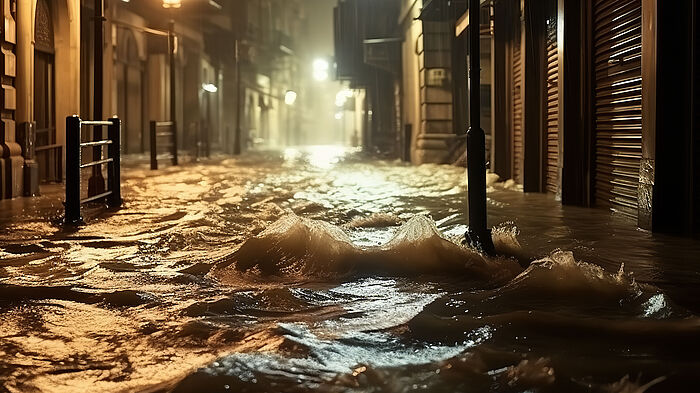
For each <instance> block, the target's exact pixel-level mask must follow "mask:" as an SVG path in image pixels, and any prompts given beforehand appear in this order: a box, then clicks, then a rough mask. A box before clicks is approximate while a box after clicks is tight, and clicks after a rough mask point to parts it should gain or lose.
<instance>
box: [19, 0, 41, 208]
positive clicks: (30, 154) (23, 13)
mask: <svg viewBox="0 0 700 393" xmlns="http://www.w3.org/2000/svg"><path fill="white" fill-rule="evenodd" d="M34 9H35V0H17V71H18V72H17V78H16V81H15V86H16V87H17V113H16V117H15V120H16V122H17V134H16V141H17V142H18V143H19V145H20V146H21V148H22V156H23V157H24V167H23V181H22V183H23V188H24V195H25V196H34V195H38V194H39V164H38V163H37V162H36V160H35V153H34V144H35V143H36V125H35V123H34V32H33V29H32V26H33V25H34V12H35V11H34Z"/></svg>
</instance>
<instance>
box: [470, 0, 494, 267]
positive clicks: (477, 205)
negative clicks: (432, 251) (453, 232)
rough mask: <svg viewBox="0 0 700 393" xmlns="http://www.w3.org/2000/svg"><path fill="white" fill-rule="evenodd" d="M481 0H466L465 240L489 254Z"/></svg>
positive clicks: (490, 244)
mask: <svg viewBox="0 0 700 393" xmlns="http://www.w3.org/2000/svg"><path fill="white" fill-rule="evenodd" d="M479 3H480V0H469V110H470V112H469V114H470V116H469V118H470V126H469V130H468V131H467V180H468V183H469V190H468V193H469V227H468V228H467V233H466V234H465V240H466V242H467V244H469V245H470V246H471V247H473V248H476V249H478V250H479V251H481V252H483V253H485V254H489V255H492V254H493V253H494V247H493V240H492V239H491V230H490V229H488V228H487V226H486V137H485V135H484V130H482V129H481V97H480V96H481V94H480V93H481V91H480V88H481V87H480V80H479V73H480V64H479V61H480V59H481V51H480V39H481V37H480V31H479V30H480V25H479V11H480V5H479Z"/></svg>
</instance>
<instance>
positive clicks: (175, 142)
mask: <svg viewBox="0 0 700 393" xmlns="http://www.w3.org/2000/svg"><path fill="white" fill-rule="evenodd" d="M170 131H171V132H172V133H173V165H177V122H176V121H175V120H174V119H173V124H172V126H171V128H170Z"/></svg>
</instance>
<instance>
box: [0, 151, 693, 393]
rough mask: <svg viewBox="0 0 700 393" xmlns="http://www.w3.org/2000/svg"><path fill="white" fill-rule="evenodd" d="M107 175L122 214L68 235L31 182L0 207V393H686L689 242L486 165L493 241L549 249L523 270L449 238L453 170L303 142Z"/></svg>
mask: <svg viewBox="0 0 700 393" xmlns="http://www.w3.org/2000/svg"><path fill="white" fill-rule="evenodd" d="M213 164H216V165H213ZM124 173H125V177H126V179H125V187H124V195H125V198H126V208H125V209H124V210H122V211H120V212H117V213H114V214H111V215H105V216H102V217H101V218H91V217H90V216H89V217H88V221H89V223H90V225H89V226H87V227H85V228H82V229H81V230H80V231H79V232H77V233H67V232H62V231H60V230H59V228H57V227H55V226H51V225H49V224H46V223H45V222H46V221H48V220H47V218H48V217H50V216H51V215H52V214H55V213H56V212H57V211H58V210H59V209H60V206H57V205H56V204H55V202H52V201H53V200H52V199H51V198H50V195H46V196H44V197H41V198H39V199H38V201H39V207H38V208H37V207H33V206H31V205H29V204H23V205H22V206H21V207H20V208H21V209H23V210H21V211H22V213H21V214H22V216H23V217H26V218H25V219H21V220H18V219H16V218H9V217H6V216H0V226H2V227H3V228H4V229H6V230H3V231H2V232H0V233H1V234H0V241H2V244H4V246H3V247H2V249H0V258H1V259H2V262H1V264H0V283H2V286H0V381H3V382H2V384H0V386H2V388H4V389H6V390H8V391H11V392H14V391H31V390H32V389H38V390H44V391H57V392H74V391H81V390H82V391H90V390H92V391H123V390H125V389H129V390H134V391H138V390H140V389H142V388H143V389H145V388H147V387H152V386H155V385H158V386H161V387H162V388H163V389H165V390H166V391H168V390H174V391H177V392H195V391H202V389H207V390H208V391H225V389H224V387H225V386H228V390H227V391H230V390H231V389H233V390H234V391H285V390H290V391H292V390H293V391H303V390H304V389H307V390H321V391H348V390H350V391H352V390H356V391H413V390H423V391H445V392H452V391H469V390H470V389H471V390H472V391H489V390H490V391H509V392H510V391H526V390H528V389H544V390H545V391H591V389H592V390H593V391H596V389H598V390H605V391H624V390H623V388H626V387H627V388H629V387H630V386H632V385H634V382H635V381H636V379H635V378H637V377H639V378H640V380H639V385H641V384H643V383H646V382H648V381H651V380H653V379H655V378H657V377H662V376H663V377H668V378H669V379H668V380H666V381H664V382H662V383H661V384H660V385H658V386H659V387H663V389H662V390H661V391H684V390H685V391H693V388H692V387H688V386H687V383H688V381H691V380H693V378H695V374H694V372H692V371H691V370H696V369H697V367H698V366H700V365H699V364H698V361H697V356H696V353H697V351H698V349H700V348H698V345H699V344H698V342H697V339H696V338H697V337H698V335H700V329H699V326H700V323H699V322H698V319H697V318H696V317H694V316H693V313H697V311H698V306H697V300H696V299H697V298H698V295H699V294H700V293H699V291H700V290H698V288H700V285H698V284H700V276H699V275H698V273H697V269H696V268H694V267H696V266H697V263H698V262H699V261H698V255H700V247H699V246H698V244H697V242H695V241H693V240H690V239H678V238H669V237H665V236H659V235H651V234H648V233H645V232H640V231H637V230H635V229H634V228H633V226H632V225H630V223H628V222H626V221H625V220H624V219H621V218H618V217H614V216H610V215H608V214H607V213H605V212H602V211H598V210H592V209H580V208H572V207H565V208H561V207H560V206H559V204H558V203H557V202H556V201H554V199H553V198H552V197H549V196H545V195H533V194H522V193H519V192H513V191H509V190H507V189H506V188H509V186H507V185H505V184H493V179H491V180H490V184H491V186H492V187H491V188H490V191H489V208H490V212H489V213H490V214H489V221H490V224H491V225H494V226H497V225H501V229H500V230H499V231H497V233H499V234H500V235H499V236H500V238H499V244H500V246H499V247H500V249H501V250H502V251H503V252H504V253H505V252H506V251H507V252H508V253H514V254H517V255H518V256H519V257H520V258H521V259H530V260H532V259H536V258H546V259H545V260H544V261H543V262H541V263H537V264H534V265H533V266H532V267H531V268H530V269H528V270H526V271H525V272H524V273H523V270H522V269H521V268H519V267H518V266H517V263H515V262H514V261H512V260H511V261H508V260H505V259H503V260H499V259H495V260H491V259H484V258H481V257H479V256H478V255H475V254H473V253H470V252H469V251H468V250H463V249H461V248H460V246H458V245H455V244H452V243H449V242H448V240H452V241H455V242H458V241H459V238H460V237H461V236H462V234H463V233H464V230H465V223H466V217H467V212H466V182H465V174H464V169H463V168H455V167H449V166H438V165H423V166H419V167H413V166H409V165H406V164H403V163H400V162H395V161H376V160H371V161H370V160H365V159H364V158H362V157H361V156H360V155H359V154H357V153H356V152H355V151H352V150H347V149H343V148H340V147H323V146H315V147H310V148H297V149H287V150H285V151H284V152H282V153H281V154H280V153H275V152H265V153H253V154H249V155H247V156H244V157H242V158H237V159H230V158H228V159H224V158H222V159H217V160H215V161H214V162H213V163H202V164H192V165H187V166H183V167H181V168H165V169H163V170H161V171H159V172H158V176H153V175H152V174H151V172H150V171H149V170H148V169H146V166H145V165H137V164H133V165H127V166H126V168H125V170H124ZM54 199H55V198H54ZM0 203H2V204H3V205H2V206H0V212H7V211H9V209H6V208H5V207H6V206H8V204H9V203H15V204H18V203H20V202H17V201H14V202H7V201H0ZM15 212H17V210H15ZM89 214H92V213H89V212H88V215H89ZM416 215H419V216H421V217H424V216H429V217H430V219H426V218H420V217H419V218H416V217H415V216H416ZM32 217H34V219H33V218H32ZM295 217H301V218H303V219H298V218H295ZM37 218H39V219H37ZM280 219H286V220H288V223H289V225H290V226H289V227H287V228H288V229H287V230H285V231H279V232H274V231H272V233H270V232H269V228H271V227H274V225H272V224H273V223H275V222H278V220H280ZM304 219H308V220H304ZM314 220H320V221H323V222H324V223H326V224H322V223H320V222H317V221H314ZM433 221H434V223H435V224H433ZM508 222H512V224H506V225H503V224H504V223H508ZM328 224H331V225H328ZM435 228H437V229H438V230H439V232H440V233H437V232H435ZM266 230H267V231H268V232H265V231H266ZM518 232H519V235H518V236H517V241H516V240H515V239H514V238H513V234H514V233H518ZM256 235H260V236H262V239H263V240H260V241H259V242H258V243H255V244H253V243H251V240H249V239H251V238H253V237H255V236H256ZM446 239H447V240H446ZM519 244H522V247H519ZM556 249H562V250H565V251H570V252H561V253H554V252H553V251H554V250H556ZM436 256H438V257H436ZM272 259H274V264H276V266H273V267H274V269H273V270H275V271H277V272H278V273H277V274H276V275H275V276H264V275H261V274H260V273H259V272H256V271H255V269H254V271H249V272H240V271H238V270H237V269H235V267H236V266H237V264H239V263H241V262H242V261H244V262H246V263H248V264H249V265H250V266H254V267H256V269H257V268H260V267H261V266H262V267H265V266H268V265H269V264H271V263H272V262H270V261H271V260H272ZM581 260H583V261H587V262H591V263H595V264H597V265H600V266H603V267H604V268H605V270H602V269H599V268H596V267H595V266H592V265H587V264H584V263H580V262H579V261H581ZM622 263H624V265H625V269H624V273H620V274H618V269H619V267H620V265H621V264H622ZM319 266H320V267H322V268H319ZM455 266H461V267H460V268H459V269H457V270H455ZM214 267H216V268H215V269H213V268H214ZM232 267H233V268H232ZM268 267H269V268H272V267H270V266H268ZM521 273H522V274H521ZM516 276H517V277H516ZM689 310H690V311H689ZM199 367H202V368H201V370H200V371H198V372H194V370H195V369H196V368H199ZM627 374H631V377H632V378H631V379H628V380H626V381H625V379H624V378H623V377H624V376H625V375H627ZM182 378H185V379H184V380H182ZM616 382H617V383H618V385H619V386H617V385H613V384H614V383H616ZM590 386H592V388H589V387H590ZM616 386H617V387H616ZM2 388H0V390H2ZM547 389H549V390H547Z"/></svg>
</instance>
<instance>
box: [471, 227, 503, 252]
mask: <svg viewBox="0 0 700 393" xmlns="http://www.w3.org/2000/svg"><path fill="white" fill-rule="evenodd" d="M479 232H480V233H478V232H476V231H474V230H473V229H472V228H471V227H467V232H466V233H465V234H464V243H465V244H467V245H469V246H470V247H471V248H474V249H476V250H478V251H479V252H481V253H484V254H486V255H494V254H495V253H496V249H495V247H494V246H493V239H492V238H491V230H490V229H486V232H485V233H483V232H481V231H479Z"/></svg>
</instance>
